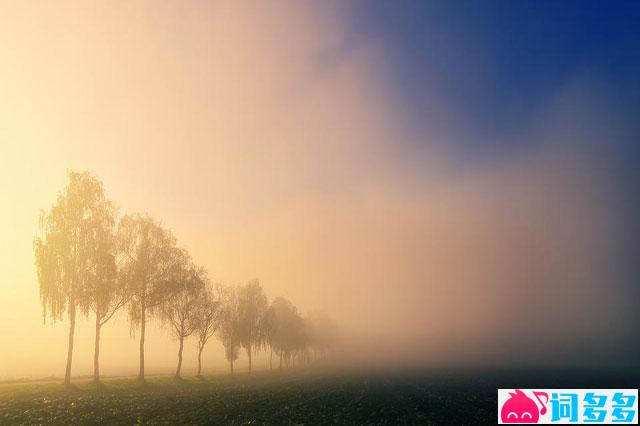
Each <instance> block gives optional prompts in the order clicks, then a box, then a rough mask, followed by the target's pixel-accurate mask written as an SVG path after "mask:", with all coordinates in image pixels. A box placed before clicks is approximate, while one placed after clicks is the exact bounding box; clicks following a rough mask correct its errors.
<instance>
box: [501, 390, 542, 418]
mask: <svg viewBox="0 0 640 426" xmlns="http://www.w3.org/2000/svg"><path fill="white" fill-rule="evenodd" d="M509 395H511V397H510V398H509V399H508V400H507V402H505V403H504V405H503V406H502V410H501V411H500V418H501V419H502V422H503V423H538V418H539V417H540V414H545V413H546V412H547V407H545V404H543V403H542V401H540V396H545V397H546V400H547V401H548V400H549V395H547V394H546V393H545V392H534V396H535V397H536V399H537V400H538V402H540V405H541V406H542V410H541V411H540V412H538V405H537V404H536V403H535V402H534V401H533V400H532V399H531V398H529V397H528V396H527V395H525V394H524V392H522V391H521V390H520V389H516V391H515V392H509Z"/></svg>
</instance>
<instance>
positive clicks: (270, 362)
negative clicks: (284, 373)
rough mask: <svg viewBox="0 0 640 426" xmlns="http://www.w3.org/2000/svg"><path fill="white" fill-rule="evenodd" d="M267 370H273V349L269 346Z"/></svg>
mask: <svg viewBox="0 0 640 426" xmlns="http://www.w3.org/2000/svg"><path fill="white" fill-rule="evenodd" d="M269 350H270V352H269V370H273V348H272V347H271V346H269Z"/></svg>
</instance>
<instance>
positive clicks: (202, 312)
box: [195, 283, 223, 377]
mask: <svg viewBox="0 0 640 426" xmlns="http://www.w3.org/2000/svg"><path fill="white" fill-rule="evenodd" d="M222 313H223V306H222V302H221V296H220V295H219V294H218V295H217V296H214V292H213V289H212V288H211V286H210V285H209V284H208V283H207V285H206V287H205V290H204V292H203V295H202V297H201V298H200V299H199V303H198V304H197V306H196V311H195V320H196V333H197V336H198V374H197V375H198V377H199V376H201V374H202V351H203V350H204V346H205V345H206V344H207V342H208V341H209V338H211V336H213V335H214V334H215V332H216V331H217V330H218V328H219V327H220V323H221V321H222Z"/></svg>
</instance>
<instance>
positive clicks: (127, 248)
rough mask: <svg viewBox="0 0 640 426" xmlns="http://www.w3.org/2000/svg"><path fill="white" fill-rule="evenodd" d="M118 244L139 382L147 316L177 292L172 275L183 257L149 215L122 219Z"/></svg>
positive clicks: (142, 377)
mask: <svg viewBox="0 0 640 426" xmlns="http://www.w3.org/2000/svg"><path fill="white" fill-rule="evenodd" d="M118 243H119V245H120V247H119V249H120V251H121V253H122V255H123V257H124V262H123V266H122V276H123V278H124V279H125V280H126V282H127V289H128V291H129V293H130V296H131V301H130V303H129V317H130V320H131V329H132V331H134V330H136V329H139V330H140V369H139V372H138V379H139V380H141V381H143V380H144V339H145V330H146V323H147V316H151V315H154V314H155V313H156V311H157V310H158V309H159V307H160V306H161V305H162V304H163V303H165V302H166V301H167V300H169V299H170V298H171V297H173V296H174V294H176V293H177V292H178V291H179V290H180V288H179V286H178V283H177V281H176V280H175V274H176V268H178V269H179V267H180V266H179V265H180V262H181V260H182V258H183V256H184V255H183V253H182V251H181V250H180V249H178V248H177V247H176V240H175V238H174V237H173V235H172V234H171V232H170V231H168V230H166V229H164V228H163V227H162V226H160V225H159V224H158V223H157V222H155V221H154V220H153V219H152V218H150V217H149V216H140V215H127V216H124V217H123V218H122V219H121V220H120V226H119V227H118Z"/></svg>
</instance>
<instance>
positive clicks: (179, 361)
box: [176, 336, 199, 379]
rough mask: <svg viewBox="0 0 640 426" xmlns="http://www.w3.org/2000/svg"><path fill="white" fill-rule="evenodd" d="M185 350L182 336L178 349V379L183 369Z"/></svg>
mask: <svg viewBox="0 0 640 426" xmlns="http://www.w3.org/2000/svg"><path fill="white" fill-rule="evenodd" d="M183 348H184V337H182V336H180V348H179V349H178V368H177V369H176V379H179V378H180V369H181V368H182V349H183ZM198 374H199V373H198Z"/></svg>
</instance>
